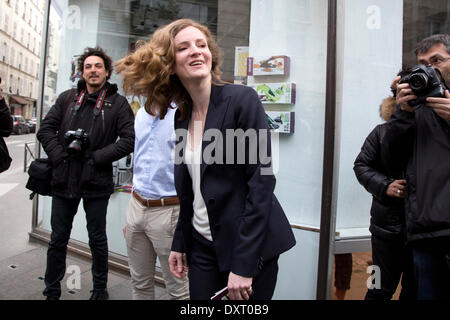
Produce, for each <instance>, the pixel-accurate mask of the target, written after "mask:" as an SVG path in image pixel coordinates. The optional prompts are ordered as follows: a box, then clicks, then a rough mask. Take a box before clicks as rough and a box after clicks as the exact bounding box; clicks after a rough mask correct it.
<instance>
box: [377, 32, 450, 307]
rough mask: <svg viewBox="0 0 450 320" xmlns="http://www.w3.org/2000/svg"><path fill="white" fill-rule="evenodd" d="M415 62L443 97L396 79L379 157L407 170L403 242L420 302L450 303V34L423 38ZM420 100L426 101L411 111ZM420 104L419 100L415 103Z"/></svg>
mask: <svg viewBox="0 0 450 320" xmlns="http://www.w3.org/2000/svg"><path fill="white" fill-rule="evenodd" d="M415 54H416V57H417V62H418V63H420V64H422V65H427V66H432V67H434V68H435V69H437V70H439V72H440V73H441V75H442V79H441V83H439V85H440V86H441V89H443V90H444V94H443V96H440V97H432V96H429V94H428V90H427V91H425V92H420V91H419V92H417V91H413V90H412V89H411V87H410V85H409V83H400V77H397V78H396V79H394V82H393V86H395V87H396V90H397V101H396V102H397V108H396V110H395V112H394V114H393V115H392V119H391V121H390V122H389V123H388V126H387V129H386V135H385V138H384V143H383V145H382V149H383V152H384V153H385V154H386V155H387V156H388V157H389V160H388V161H389V163H391V164H395V165H396V166H398V167H404V168H406V181H407V194H406V200H405V209H406V226H407V230H406V231H407V240H408V242H409V244H410V246H411V248H412V252H413V257H414V272H415V278H416V280H417V283H418V299H419V300H437V299H442V300H448V299H450V196H449V195H450V161H449V159H450V90H449V89H450V87H449V85H450V35H449V34H436V35H432V36H430V37H428V38H425V39H423V40H422V41H421V42H420V43H419V44H418V45H417V48H416V50H415ZM420 95H422V97H421V98H423V97H424V96H425V97H426V100H425V101H424V102H421V103H419V104H418V105H415V106H414V107H412V106H410V105H409V103H410V102H411V101H412V100H415V99H417V98H418V96H420ZM419 102H420V100H419Z"/></svg>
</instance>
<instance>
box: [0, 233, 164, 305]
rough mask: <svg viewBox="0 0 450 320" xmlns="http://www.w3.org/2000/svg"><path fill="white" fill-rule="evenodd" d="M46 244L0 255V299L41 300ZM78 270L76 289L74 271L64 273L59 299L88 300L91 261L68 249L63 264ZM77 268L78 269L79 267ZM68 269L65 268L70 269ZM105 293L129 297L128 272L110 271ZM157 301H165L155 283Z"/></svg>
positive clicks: (162, 292)
mask: <svg viewBox="0 0 450 320" xmlns="http://www.w3.org/2000/svg"><path fill="white" fill-rule="evenodd" d="M46 257H47V246H46V245H44V244H42V243H41V242H35V241H32V242H30V243H29V248H28V250H26V251H24V252H21V253H18V254H17V255H13V256H10V257H8V258H2V257H0V300H44V299H45V297H44V296H43V295H42V291H43V290H44V287H45V286H44V274H45V267H46ZM70 266H73V267H72V270H79V271H80V272H81V277H80V280H81V281H80V283H79V284H80V285H79V289H77V288H73V286H76V285H77V281H76V280H75V279H76V278H75V277H74V274H75V273H74V272H73V271H72V272H70V273H66V276H65V277H64V279H63V281H61V289H62V295H61V300H88V299H89V297H90V296H91V292H90V290H92V276H91V261H90V259H87V258H85V257H82V256H79V255H76V254H74V253H71V252H68V253H67V259H66V267H67V268H69V267H70ZM78 267H79V269H78ZM70 270H71V269H69V270H68V271H70ZM108 293H109V299H110V300H131V297H132V295H131V280H130V276H129V274H127V273H125V272H121V271H116V270H111V268H110V270H109V274H108ZM155 298H156V300H168V299H169V296H168V294H167V292H166V290H165V288H164V286H163V285H161V284H159V283H156V282H155Z"/></svg>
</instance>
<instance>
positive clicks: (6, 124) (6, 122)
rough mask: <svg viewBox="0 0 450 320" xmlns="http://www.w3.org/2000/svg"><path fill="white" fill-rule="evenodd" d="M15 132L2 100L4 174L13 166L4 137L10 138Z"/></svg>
mask: <svg viewBox="0 0 450 320" xmlns="http://www.w3.org/2000/svg"><path fill="white" fill-rule="evenodd" d="M12 131H13V120H12V117H11V113H10V111H9V108H8V106H7V105H6V102H5V99H4V98H3V99H1V100H0V151H1V152H0V156H1V159H0V172H3V171H5V170H7V169H8V168H9V166H10V165H11V160H12V159H11V157H10V156H9V152H8V147H7V145H6V143H5V140H4V139H3V137H8V136H9V135H10V134H11V132H12Z"/></svg>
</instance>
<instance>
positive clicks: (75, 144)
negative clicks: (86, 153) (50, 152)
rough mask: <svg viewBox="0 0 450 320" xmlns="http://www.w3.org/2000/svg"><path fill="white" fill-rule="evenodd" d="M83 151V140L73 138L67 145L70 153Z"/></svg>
mask: <svg viewBox="0 0 450 320" xmlns="http://www.w3.org/2000/svg"><path fill="white" fill-rule="evenodd" d="M80 151H81V141H80V140H78V139H75V140H73V141H72V142H71V143H70V144H69V146H68V147H67V152H68V153H70V154H75V153H79V152H80Z"/></svg>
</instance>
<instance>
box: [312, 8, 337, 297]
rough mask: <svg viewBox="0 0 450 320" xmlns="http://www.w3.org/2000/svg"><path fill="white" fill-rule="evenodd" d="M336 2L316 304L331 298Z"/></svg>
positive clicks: (329, 42)
mask: <svg viewBox="0 0 450 320" xmlns="http://www.w3.org/2000/svg"><path fill="white" fill-rule="evenodd" d="M336 12H337V0H328V33H327V79H326V96H325V141H324V154H323V157H324V160H323V177H322V206H321V217H320V240H319V262H318V271H317V291H316V298H317V299H318V300H326V299H329V297H330V283H331V281H330V280H331V259H332V255H331V253H332V251H333V250H331V249H332V246H333V244H334V232H335V215H336V214H335V206H334V205H333V204H334V201H335V195H334V194H333V189H334V188H333V186H334V148H335V139H334V135H335V120H336V27H337V18H336V16H337V14H336Z"/></svg>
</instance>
